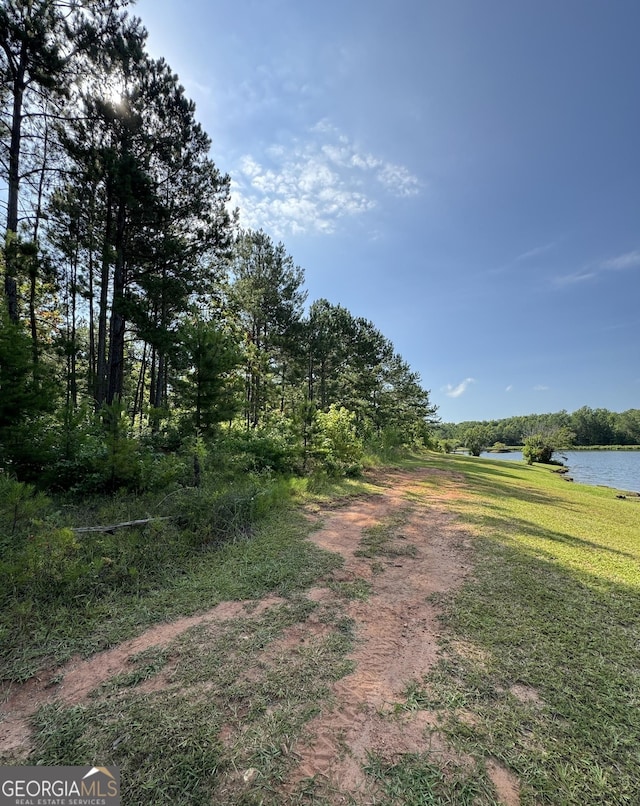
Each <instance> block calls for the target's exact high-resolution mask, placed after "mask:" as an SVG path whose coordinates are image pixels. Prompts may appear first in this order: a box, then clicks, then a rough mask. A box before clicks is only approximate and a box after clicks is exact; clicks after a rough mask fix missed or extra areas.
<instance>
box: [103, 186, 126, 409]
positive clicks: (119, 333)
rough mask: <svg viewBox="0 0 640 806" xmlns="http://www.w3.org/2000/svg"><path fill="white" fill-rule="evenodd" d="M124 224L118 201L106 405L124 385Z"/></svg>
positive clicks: (119, 392) (121, 203) (121, 209)
mask: <svg viewBox="0 0 640 806" xmlns="http://www.w3.org/2000/svg"><path fill="white" fill-rule="evenodd" d="M125 224H126V205H125V202H124V200H120V203H119V205H118V217H117V224H116V262H115V267H114V271H113V301H112V304H111V328H110V332H109V368H108V386H107V403H108V404H109V405H111V403H113V401H114V400H117V399H120V398H121V397H122V388H123V385H124V336H125V330H126V321H125V317H124V288H125V254H124V235H125Z"/></svg>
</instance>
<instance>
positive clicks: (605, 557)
mask: <svg viewBox="0 0 640 806" xmlns="http://www.w3.org/2000/svg"><path fill="white" fill-rule="evenodd" d="M425 465H427V466H430V467H433V468H435V469H437V470H440V471H442V472H440V473H437V474H433V475H432V476H429V475H425V474H423V475H421V476H420V482H419V485H420V492H419V493H418V494H415V493H414V491H415V487H414V488H413V491H412V500H414V499H417V498H421V499H422V500H423V501H424V502H425V503H427V504H428V503H429V501H430V499H431V498H437V496H438V495H439V494H441V493H442V492H443V490H446V491H447V493H451V495H450V496H448V498H447V504H446V506H447V508H448V509H450V510H451V511H453V512H455V513H456V514H457V515H458V517H459V523H460V524H462V525H463V526H464V528H465V529H466V530H467V531H468V532H470V533H472V534H473V535H474V536H475V539H474V540H473V542H472V547H471V548H469V549H467V550H468V551H469V552H470V554H471V555H472V556H470V558H469V559H471V560H472V561H473V567H474V570H473V575H472V576H471V577H470V578H469V579H468V581H467V582H466V584H464V585H463V586H462V588H460V589H458V590H456V591H454V592H452V593H451V594H449V595H446V596H440V597H438V599H437V601H438V603H439V604H440V606H441V608H442V614H443V615H442V619H443V625H444V627H445V634H446V640H444V642H443V645H442V654H441V659H440V662H439V663H438V664H437V665H436V667H435V668H434V669H433V670H432V671H431V673H429V674H428V675H426V676H425V677H423V678H421V679H417V680H413V681H406V684H407V685H406V690H405V695H404V698H403V702H402V703H401V704H400V706H399V708H400V709H406V710H411V711H420V710H424V711H430V712H433V713H434V714H435V715H436V717H437V730H438V731H439V733H440V734H441V735H442V736H444V737H445V738H446V740H447V742H448V743H449V744H450V746H451V749H452V753H451V754H448V755H447V759H446V760H445V759H444V758H443V757H442V756H439V755H438V754H429V753H427V752H425V753H424V754H411V755H404V756H402V757H399V758H396V759H394V760H392V761H390V760H389V759H385V758H382V757H373V756H372V757H371V758H370V759H369V761H368V764H367V766H366V773H367V775H368V778H369V781H370V782H371V783H372V785H373V787H374V789H375V792H376V795H375V802H376V803H378V804H380V806H396V804H398V806H402V805H403V804H406V806H417V805H418V804H456V805H457V804H461V805H462V806H465V804H479V805H480V806H490V805H491V804H496V803H497V802H498V800H499V793H497V792H496V790H495V787H494V786H493V784H492V782H491V779H490V776H489V774H488V771H487V767H488V762H489V760H491V762H492V763H497V764H499V765H501V766H502V767H503V768H505V770H507V771H509V772H510V773H511V774H512V775H513V776H515V777H516V778H517V780H518V781H519V782H520V797H521V803H522V804H523V806H534V804H536V805H537V804H558V805H559V806H560V805H562V806H571V805H572V804H576V806H577V805H578V804H581V806H582V805H584V806H601V804H607V805H609V804H611V805H612V806H616V805H617V804H629V806H633V805H634V804H637V803H638V797H639V792H640V783H639V781H640V708H639V706H640V694H639V692H640V642H639V627H638V625H639V624H640V530H639V529H638V514H639V512H640V509H639V507H640V504H638V502H636V501H634V500H631V499H629V498H627V499H617V498H616V497H615V491H612V490H608V489H605V488H597V487H587V486H582V485H576V484H569V483H567V482H566V481H564V480H563V479H562V478H561V477H560V476H559V475H558V474H556V473H552V472H550V471H549V468H546V467H541V466H535V465H534V466H532V467H529V466H527V465H525V464H524V463H522V464H520V463H513V462H500V461H496V460H488V459H474V458H472V457H466V456H459V455H454V456H443V455H438V454H429V455H428V456H427V457H425V456H420V457H410V458H407V459H405V460H404V462H403V466H404V467H405V468H407V469H411V468H416V469H417V468H421V467H424V466H425ZM315 484H316V485H317V486H316V488H315V489H311V490H310V489H309V487H308V483H307V482H304V481H301V482H295V484H294V486H295V487H296V489H295V497H296V500H297V501H306V502H307V503H308V502H310V501H311V502H312V504H313V502H314V501H316V502H318V501H320V502H322V503H323V504H326V503H327V502H330V501H331V500H332V496H335V495H337V496H338V497H339V498H343V497H344V496H348V495H354V494H355V495H358V494H361V493H364V492H368V491H370V488H367V487H366V485H363V484H361V483H357V482H345V484H344V485H343V486H342V487H341V488H340V489H338V490H337V492H336V488H332V487H331V485H330V483H328V482H326V481H324V482H321V483H318V482H317V481H316V482H315ZM417 484H418V481H417V480H416V485H417ZM454 493H455V494H454ZM311 508H313V507H311ZM307 509H309V507H307ZM136 514H137V512H135V511H133V510H132V511H131V516H132V517H135V516H136ZM407 518H408V510H407V511H405V512H400V513H398V514H396V516H394V517H393V518H391V519H388V520H385V521H383V522H382V523H380V524H377V525H376V526H374V527H372V528H371V529H369V530H368V531H367V532H366V534H365V535H364V537H363V541H362V543H361V545H360V546H359V548H358V550H357V551H358V553H359V554H360V556H364V557H367V558H371V560H372V561H373V562H374V563H375V562H376V561H377V559H378V558H381V557H388V556H394V553H396V552H398V551H401V552H402V551H405V550H406V551H408V550H409V549H410V546H409V544H407V547H405V546H403V543H402V539H401V537H402V527H403V525H404V523H405V522H406V520H407ZM115 519H117V518H114V520H115ZM169 528H171V527H170V526H169V525H166V526H165V525H163V526H162V529H163V530H164V529H169ZM310 528H311V526H310V524H309V521H308V519H306V518H304V517H303V516H302V514H301V513H300V512H299V511H297V510H295V509H292V508H291V507H289V506H284V507H280V506H278V507H275V508H274V509H273V511H271V512H270V513H268V514H266V515H265V517H264V518H263V519H262V520H261V521H260V522H259V523H257V524H255V525H254V526H252V529H251V531H250V533H244V532H241V533H240V534H239V535H238V536H237V538H236V539H235V541H232V542H229V543H225V544H224V545H207V544H205V545H203V546H197V545H194V546H192V547H191V549H190V550H189V551H187V552H184V553H182V554H177V555H171V564H170V565H169V566H168V568H167V569H166V573H165V574H150V575H147V576H145V574H144V573H141V578H140V580H139V583H137V584H133V585H132V586H130V587H129V588H128V589H127V590H126V591H114V592H113V593H112V594H111V595H102V596H99V597H98V596H96V597H94V598H91V597H87V598H86V599H83V600H82V601H81V602H75V603H73V602H71V603H66V604H62V603H58V604H56V605H55V607H51V608H49V612H45V610H44V609H42V608H40V609H38V607H37V606H36V605H32V607H31V609H29V603H28V602H18V603H17V605H19V606H20V607H22V608H23V611H22V612H21V613H20V612H17V614H16V612H13V614H12V616H11V618H12V619H13V621H11V622H10V625H11V628H10V629H9V626H8V625H9V622H5V634H4V636H3V657H2V662H3V664H4V665H3V667H2V672H3V674H5V675H9V676H12V677H13V679H22V678H25V677H28V676H30V675H31V674H33V673H34V671H35V670H38V669H40V668H42V667H43V666H44V665H47V664H48V663H51V662H53V661H57V662H59V661H60V660H63V659H65V658H67V657H69V656H70V655H71V654H74V653H75V652H81V653H82V654H85V655H88V654H91V653H92V652H95V651H96V650H98V649H101V648H104V647H107V646H110V645H113V644H115V643H117V642H119V641H121V640H123V639H124V638H126V637H130V636H131V635H133V634H134V633H137V632H139V631H140V630H141V629H142V628H143V627H144V626H146V625H149V624H151V623H154V622H156V621H161V620H166V619H171V618H174V617H177V616H180V615H188V614H192V613H195V612H198V611H202V610H205V609H207V608H209V607H212V606H213V605H215V604H217V603H218V602H219V601H221V600H223V599H253V598H259V597H261V596H264V595H265V594H267V593H278V594H279V595H281V596H283V597H285V598H286V601H285V602H284V603H283V604H281V605H277V606H275V607H272V608H270V609H269V610H267V611H265V612H263V613H262V614H261V615H259V616H251V615H250V614H247V616H246V617H243V618H240V619H235V620H233V621H230V622H227V623H225V624H223V625H220V624H217V625H214V624H211V623H209V624H207V625H204V626H200V627H197V628H193V629H192V630H190V631H189V632H187V633H186V634H184V635H183V636H181V637H179V638H177V639H176V640H175V641H174V642H173V643H172V644H171V645H169V646H168V647H164V648H162V649H161V650H159V649H157V648H156V649H154V650H148V651H147V652H145V653H141V654H140V655H138V656H136V657H134V658H132V659H130V664H129V667H128V668H127V670H126V672H124V673H123V674H121V675H119V676H118V677H116V678H113V679H112V680H110V681H109V682H108V683H106V684H105V685H104V686H102V687H101V688H100V689H99V690H98V691H97V692H95V696H93V697H92V698H91V699H90V700H89V701H88V702H87V703H85V704H83V705H80V706H74V707H71V708H65V707H61V706H59V705H58V706H46V707H45V708H42V709H40V711H39V712H38V713H37V715H36V717H35V721H34V726H35V728H36V733H35V742H36V745H35V749H34V752H33V753H32V754H31V755H30V756H29V758H28V759H27V763H41V764H51V765H55V764H76V763H79V762H80V760H82V762H83V763H85V762H86V760H87V759H90V760H93V761H95V762H96V763H97V762H99V763H101V764H116V765H118V766H120V767H121V771H122V780H123V782H126V784H125V785H126V790H125V791H123V802H126V803H129V804H148V803H150V802H163V803H173V802H186V803H193V804H205V803H206V804H210V803H216V804H221V805H222V806H225V804H228V805H229V806H231V804H240V806H242V805H243V804H245V805H249V804H256V805H257V804H260V803H262V804H265V806H271V805H272V804H273V806H275V804H281V803H282V802H283V801H282V793H281V792H280V791H279V787H280V785H281V783H282V781H283V780H285V779H286V777H287V774H288V771H290V770H291V769H292V767H293V766H294V765H295V757H294V756H293V753H292V748H293V747H294V744H295V742H296V740H297V739H298V738H300V737H301V736H304V733H305V730H306V725H307V724H308V721H309V719H311V718H312V717H313V715H314V714H316V713H317V712H318V710H319V709H321V708H323V707H324V706H325V704H327V703H328V702H330V697H331V693H330V692H331V684H332V682H333V681H334V680H336V679H338V678H339V677H341V676H342V675H344V674H346V673H348V672H349V670H350V668H351V667H350V664H349V661H348V660H347V658H346V655H347V654H348V652H349V649H350V647H351V646H352V641H353V625H352V624H351V622H349V621H348V620H347V619H345V617H344V605H345V603H346V601H348V600H349V599H356V600H364V599H366V598H367V597H368V596H369V594H370V591H371V584H370V583H368V582H366V581H365V580H354V581H352V582H348V583H347V582H345V583H340V582H333V583H331V584H332V588H333V591H334V595H335V599H334V601H332V602H330V603H325V602H322V603H316V602H310V601H307V600H306V599H305V598H304V597H303V596H302V595H301V594H302V592H303V591H304V590H305V589H306V588H308V587H309V586H311V585H314V584H317V583H318V581H319V580H324V581H325V582H326V580H327V577H328V575H329V573H330V571H331V569H332V568H335V567H336V566H337V565H338V564H339V560H338V559H337V558H336V557H334V556H332V555H330V554H327V553H326V552H322V551H320V550H318V549H315V548H314V547H313V546H312V545H311V544H310V543H308V542H307V541H305V539H304V538H305V536H306V534H307V533H308V531H309V529H310ZM160 534H162V535H165V536H166V537H167V538H168V537H169V535H167V534H166V533H165V532H161V533H160ZM157 538H158V535H156V536H155V540H156V542H157ZM136 539H138V538H136ZM141 570H142V571H144V569H143V568H142V569H141ZM16 619H18V620H19V619H22V620H23V621H22V623H23V629H22V630H18V629H16V626H15V625H16V624H17V623H18V621H16ZM312 625H313V628H312ZM318 625H320V626H318ZM300 628H301V629H302V631H303V634H304V635H305V641H301V642H297V643H295V642H294V643H293V644H292V643H291V642H288V639H287V637H288V636H290V635H291V631H292V630H294V631H295V630H296V629H298V630H299V629H300ZM158 675H162V677H163V681H164V684H163V686H162V688H161V689H159V690H157V691H154V690H148V689H147V688H145V681H151V680H153V679H154V678H156V677H157V676H158ZM221 737H223V738H221ZM456 758H457V759H458V761H455V759H456ZM14 761H15V760H13V759H9V760H6V759H5V762H8V763H14ZM22 761H24V759H23V760H22ZM22 761H21V763H22ZM287 797H288V800H287V802H288V803H292V804H294V803H305V804H308V803H313V804H316V806H328V804H331V803H333V802H335V801H334V800H333V799H332V795H331V793H330V792H329V790H327V788H326V787H325V786H324V785H320V784H319V783H318V782H316V781H314V780H310V781H303V782H300V784H299V785H298V786H297V787H294V789H293V790H291V792H290V794H289V795H288V796H287ZM355 802H356V801H355V800H354V803H355Z"/></svg>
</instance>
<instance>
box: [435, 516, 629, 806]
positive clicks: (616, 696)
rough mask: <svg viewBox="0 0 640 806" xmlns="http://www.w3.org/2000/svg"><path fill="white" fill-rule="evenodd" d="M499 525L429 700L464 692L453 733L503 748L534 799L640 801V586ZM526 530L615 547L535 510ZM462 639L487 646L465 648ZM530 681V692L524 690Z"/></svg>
mask: <svg viewBox="0 0 640 806" xmlns="http://www.w3.org/2000/svg"><path fill="white" fill-rule="evenodd" d="M494 525H495V526H496V528H497V530H498V532H500V526H501V533H499V534H497V535H496V536H495V537H494V538H492V537H491V536H487V537H485V538H484V539H483V540H482V541H481V542H480V545H479V547H478V562H477V564H476V568H475V578H474V580H473V581H470V582H468V583H467V584H466V585H465V586H464V587H463V588H462V589H461V590H460V591H459V592H457V593H455V594H453V595H451V596H450V597H448V598H445V599H444V601H443V605H444V611H445V616H444V621H445V623H446V624H447V626H448V628H449V630H450V631H451V633H452V635H451V636H450V637H453V638H455V639H457V642H458V643H457V642H456V641H454V642H453V643H451V644H449V649H448V651H447V652H446V653H445V655H444V656H443V660H442V661H441V663H440V665H439V667H438V669H437V670H436V671H435V672H434V673H433V675H431V676H430V678H428V679H427V680H426V681H425V684H426V689H425V690H426V691H427V692H429V698H430V702H429V707H430V708H436V709H441V708H445V710H446V703H447V702H449V701H450V697H451V696H452V695H453V694H455V696H456V698H457V699H456V700H455V701H456V703H457V704H458V706H459V705H460V703H462V704H463V708H464V710H465V711H466V713H467V714H468V713H469V712H470V713H471V714H472V715H473V716H472V717H470V718H467V719H466V720H461V719H460V718H459V714H458V713H457V712H451V713H449V714H448V720H449V723H448V724H449V728H448V731H449V735H450V737H451V739H452V740H453V741H454V743H455V744H456V746H457V747H458V748H459V749H460V750H461V751H462V752H469V753H472V754H474V755H476V756H478V755H479V756H481V757H484V758H489V757H493V758H498V759H501V760H502V761H503V762H504V763H505V764H506V765H507V766H508V767H509V768H510V769H511V770H512V772H514V773H515V774H516V775H517V776H518V778H519V780H520V784H521V796H522V802H523V803H525V802H526V803H534V802H535V803H566V804H583V806H599V804H602V803H620V804H626V803H628V804H631V803H635V802H637V801H636V797H637V770H638V766H637V764H638V755H637V748H638V746H639V745H640V713H639V711H638V708H637V703H638V699H637V691H638V685H639V682H640V674H639V671H638V670H639V669H640V651H639V647H638V631H637V625H638V623H639V621H640V590H639V589H638V587H636V586H634V585H631V584H624V583H622V582H616V581H612V580H611V579H610V578H608V577H607V576H606V575H602V576H601V575H599V574H598V573H589V572H588V571H585V570H584V569H581V568H578V569H574V568H571V567H567V565H563V564H561V563H558V562H549V561H548V559H546V558H545V557H541V556H540V551H539V550H537V549H535V548H533V547H531V546H529V545H520V544H517V543H515V542H512V541H509V542H508V541H505V539H504V520H503V521H502V522H501V521H500V519H498V518H496V519H495V522H494ZM518 530H522V531H524V530H526V531H527V532H529V533H534V534H535V536H536V537H542V538H543V539H545V540H549V541H551V542H553V543H558V542H561V543H563V544H564V545H566V546H568V547H569V548H570V549H571V550H572V551H573V553H574V555H580V554H584V553H585V552H589V553H591V552H592V551H593V549H594V548H597V549H599V550H602V549H604V550H605V551H608V550H609V549H608V547H602V546H600V545H597V544H590V543H589V541H583V540H580V539H577V538H575V537H573V536H571V535H565V534H559V533H553V532H551V531H548V530H547V531H545V532H544V533H543V534H542V535H540V532H539V530H536V529H534V527H533V526H532V525H530V524H527V523H526V521H523V522H520V523H517V524H515V526H514V531H518ZM616 553H617V554H621V555H624V556H627V555H626V554H625V553H624V552H616ZM579 559H580V558H579V557H576V561H579ZM602 583H605V584H602ZM459 642H462V644H460V643H459ZM461 645H462V646H472V647H476V648H479V649H480V650H481V652H480V653H479V654H475V655H474V653H465V652H462V653H460V652H459V651H458V650H457V649H456V647H457V646H461ZM523 687H525V688H526V690H527V691H528V692H530V699H529V700H528V701H527V700H521V699H519V696H518V694H517V692H518V690H522V688H523ZM512 692H516V693H512ZM440 713H443V711H440ZM470 725H473V727H471V728H470V727H469V726H470Z"/></svg>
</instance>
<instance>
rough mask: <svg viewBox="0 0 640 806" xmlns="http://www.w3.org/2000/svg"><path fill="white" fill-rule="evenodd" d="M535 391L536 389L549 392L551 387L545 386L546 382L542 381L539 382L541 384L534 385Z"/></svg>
mask: <svg viewBox="0 0 640 806" xmlns="http://www.w3.org/2000/svg"><path fill="white" fill-rule="evenodd" d="M533 391H534V392H548V391H549V387H548V386H545V385H544V384H542V383H539V384H536V386H534V387H533Z"/></svg>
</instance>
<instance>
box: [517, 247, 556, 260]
mask: <svg viewBox="0 0 640 806" xmlns="http://www.w3.org/2000/svg"><path fill="white" fill-rule="evenodd" d="M554 247H555V243H547V244H545V245H544V246H536V247H535V249H529V251H528V252H523V253H522V254H521V255H518V257H517V258H516V261H518V262H520V261H522V260H530V259H531V258H532V257H538V255H543V254H544V253H545V252H549V251H550V250H551V249H553V248H554Z"/></svg>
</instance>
